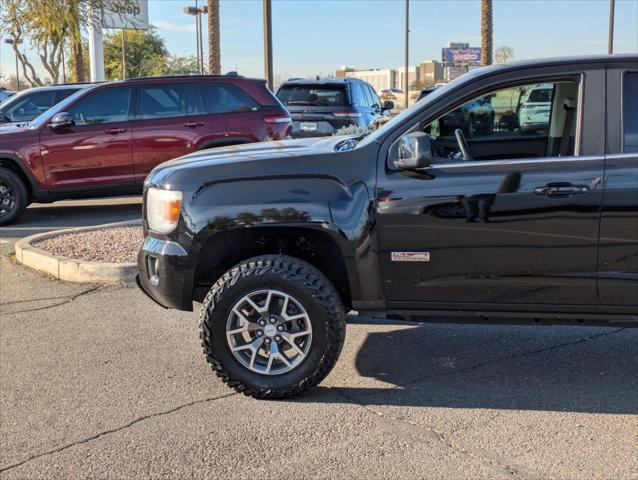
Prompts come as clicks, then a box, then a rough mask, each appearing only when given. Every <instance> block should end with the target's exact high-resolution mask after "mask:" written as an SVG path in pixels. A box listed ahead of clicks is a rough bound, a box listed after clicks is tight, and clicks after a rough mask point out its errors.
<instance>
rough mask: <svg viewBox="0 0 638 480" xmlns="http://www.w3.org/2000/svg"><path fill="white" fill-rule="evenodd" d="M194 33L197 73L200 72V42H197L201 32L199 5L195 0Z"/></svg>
mask: <svg viewBox="0 0 638 480" xmlns="http://www.w3.org/2000/svg"><path fill="white" fill-rule="evenodd" d="M195 10H196V13H195V32H196V33H195V35H196V39H195V41H196V42H197V70H199V73H202V51H201V49H200V45H201V44H200V43H199V37H200V36H201V34H202V32H201V31H200V28H201V24H200V23H199V6H198V5H197V0H195Z"/></svg>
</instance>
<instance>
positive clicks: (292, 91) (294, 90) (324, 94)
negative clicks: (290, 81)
mask: <svg viewBox="0 0 638 480" xmlns="http://www.w3.org/2000/svg"><path fill="white" fill-rule="evenodd" d="M277 98H279V100H281V101H282V102H283V103H284V104H285V105H311V106H315V107H344V106H347V105H348V102H347V101H346V98H347V97H346V89H345V86H333V85H325V86H324V85H283V86H282V87H281V88H280V89H279V91H278V92H277Z"/></svg>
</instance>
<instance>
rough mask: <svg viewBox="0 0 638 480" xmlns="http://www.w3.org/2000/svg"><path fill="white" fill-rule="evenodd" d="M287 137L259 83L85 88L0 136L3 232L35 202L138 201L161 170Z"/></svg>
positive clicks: (281, 113) (202, 80)
mask: <svg viewBox="0 0 638 480" xmlns="http://www.w3.org/2000/svg"><path fill="white" fill-rule="evenodd" d="M291 129H292V123H291V119H290V115H289V113H288V111H287V110H286V108H285V107H284V106H283V105H282V104H281V103H280V102H279V100H277V98H276V97H275V96H274V95H273V94H272V93H271V92H270V91H269V90H268V89H267V88H266V84H265V81H264V80H258V79H249V78H244V77H240V76H237V75H220V76H209V75H206V76H186V77H157V78H140V79H131V80H125V81H120V82H111V83H104V84H99V85H95V86H92V87H88V88H86V89H84V90H81V91H79V92H77V93H76V94H74V95H72V96H70V97H68V98H67V99H66V100H63V101H62V102H61V103H59V104H58V105H56V106H55V107H53V108H52V109H50V110H48V111H47V112H45V113H43V114H42V115H40V116H39V117H37V118H36V119H34V120H33V121H32V122H30V123H28V124H26V125H22V126H16V127H14V128H10V129H7V130H3V131H2V133H0V225H7V224H10V223H12V222H14V221H15V220H16V219H17V218H18V217H19V216H20V214H21V213H22V212H23V211H24V209H25V208H26V206H27V205H28V204H29V203H31V202H41V203H45V202H52V201H55V200H61V199H68V198H85V197H98V196H113V195H126V194H134V193H139V192H141V191H142V184H143V182H144V179H145V178H146V176H147V175H148V173H149V172H150V171H151V170H152V169H153V168H154V167H155V166H156V165H158V164H160V163H162V162H165V161H167V160H171V159H173V158H176V157H179V156H182V155H184V154H186V153H189V152H193V151H196V150H202V149H206V148H213V147H218V146H227V145H234V144H242V143H251V142H259V141H264V140H280V139H283V138H285V137H286V136H288V135H289V134H290V132H291Z"/></svg>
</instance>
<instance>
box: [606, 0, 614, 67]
mask: <svg viewBox="0 0 638 480" xmlns="http://www.w3.org/2000/svg"><path fill="white" fill-rule="evenodd" d="M615 10H616V0H609V44H608V47H607V53H609V55H611V54H612V53H614V11H615Z"/></svg>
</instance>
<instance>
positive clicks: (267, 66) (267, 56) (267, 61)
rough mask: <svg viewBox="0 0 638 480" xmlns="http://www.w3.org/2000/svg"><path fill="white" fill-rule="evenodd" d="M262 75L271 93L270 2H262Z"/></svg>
mask: <svg viewBox="0 0 638 480" xmlns="http://www.w3.org/2000/svg"><path fill="white" fill-rule="evenodd" d="M264 73H265V76H266V81H267V82H268V88H269V89H270V90H271V91H272V90H273V88H274V86H273V73H272V4H271V1H270V0H264Z"/></svg>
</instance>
